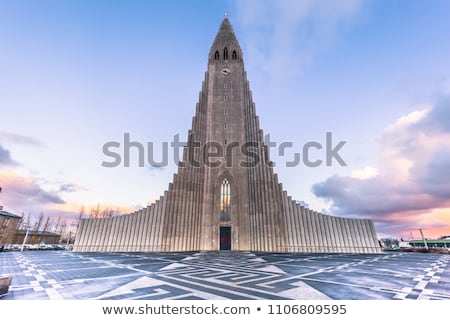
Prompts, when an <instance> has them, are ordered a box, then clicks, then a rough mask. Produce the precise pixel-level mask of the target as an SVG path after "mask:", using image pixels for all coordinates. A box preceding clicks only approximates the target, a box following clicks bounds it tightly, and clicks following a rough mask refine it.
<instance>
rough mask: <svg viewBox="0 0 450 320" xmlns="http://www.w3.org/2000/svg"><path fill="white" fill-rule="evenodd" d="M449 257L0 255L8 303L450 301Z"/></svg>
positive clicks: (241, 253)
mask: <svg viewBox="0 0 450 320" xmlns="http://www.w3.org/2000/svg"><path fill="white" fill-rule="evenodd" d="M449 263H450V255H438V254H423V253H404V252H395V253H385V254H379V255H364V254H291V253H279V254H275V253H252V252H223V251H222V252H188V253H186V252H183V253H74V252H68V251H46V252H42V251H39V252H6V253H1V254H0V275H4V274H8V275H11V276H13V282H12V284H11V286H10V290H9V293H8V294H7V295H6V296H4V297H3V298H1V299H2V300H11V299H27V300H35V299H108V300H110V299H111V300H112V299H114V300H120V299H127V300H128V299H130V300H131V299H144V300H153V299H164V300H170V299H177V300H181V299H187V300H197V299H206V300H211V299H239V300H243V299H252V300H255V299H265V300H273V299H277V300H282V299H296V300H307V299H314V300H324V299H346V300H356V299H364V300H372V299H394V300H397V299H400V300H404V299H433V300H436V299H450V266H449Z"/></svg>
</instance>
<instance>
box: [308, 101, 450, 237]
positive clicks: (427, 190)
mask: <svg viewBox="0 0 450 320" xmlns="http://www.w3.org/2000/svg"><path fill="white" fill-rule="evenodd" d="M449 110H450V99H447V98H443V99H440V100H439V101H438V102H436V103H435V104H434V105H432V106H429V107H426V108H422V109H420V110H416V111H414V112H412V113H410V114H408V115H406V116H403V117H400V118H399V119H398V120H397V121H395V122H394V123H393V124H391V125H389V126H388V127H387V128H386V129H385V130H384V131H383V133H382V135H381V136H380V138H379V140H378V142H379V144H380V150H381V152H380V154H379V157H378V165H377V167H376V168H374V167H366V168H363V169H359V170H354V171H353V172H352V176H337V175H335V176H332V177H330V178H328V179H326V180H325V181H323V182H320V183H316V184H314V185H313V187H312V191H313V193H314V194H315V195H316V196H317V197H319V198H322V199H324V200H326V201H328V202H329V203H330V213H332V214H336V215H342V216H348V215H353V216H357V217H366V218H371V219H374V220H375V221H376V223H377V226H378V228H379V229H381V231H382V232H383V233H387V232H394V231H396V232H404V231H405V230H408V229H416V228H418V227H422V226H428V227H429V228H437V227H436V226H438V225H439V227H440V228H441V229H440V230H441V231H442V230H445V229H442V226H443V225H446V226H447V230H448V231H450V221H447V220H446V221H445V222H443V219H446V218H443V217H445V215H442V214H441V215H436V214H434V212H435V210H437V209H444V210H447V209H448V208H450V130H449V129H450V125H449V123H450V115H449ZM449 211H450V210H449ZM436 218H438V219H440V220H436ZM448 220H450V219H448ZM431 222H433V223H431Z"/></svg>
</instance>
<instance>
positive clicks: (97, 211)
mask: <svg viewBox="0 0 450 320" xmlns="http://www.w3.org/2000/svg"><path fill="white" fill-rule="evenodd" d="M100 215H101V212H100V203H97V207H96V208H92V209H91V213H90V214H89V217H90V218H94V219H98V218H100Z"/></svg>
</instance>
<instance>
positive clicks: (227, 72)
mask: <svg viewBox="0 0 450 320" xmlns="http://www.w3.org/2000/svg"><path fill="white" fill-rule="evenodd" d="M230 72H231V70H230V69H228V68H223V69H222V70H221V71H220V73H222V74H223V75H224V76H227V75H228V74H229V73H230Z"/></svg>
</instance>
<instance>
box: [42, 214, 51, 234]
mask: <svg viewBox="0 0 450 320" xmlns="http://www.w3.org/2000/svg"><path fill="white" fill-rule="evenodd" d="M52 224H53V223H52V219H50V217H47V220H45V224H44V227H43V228H42V231H50V229H51V228H52Z"/></svg>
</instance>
